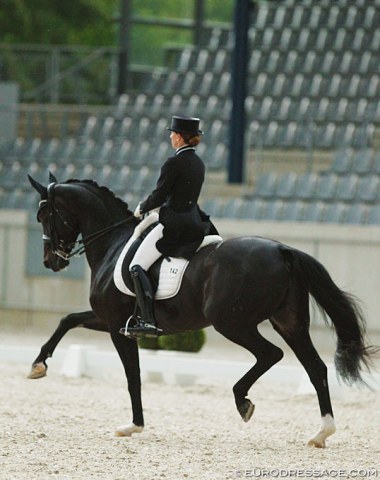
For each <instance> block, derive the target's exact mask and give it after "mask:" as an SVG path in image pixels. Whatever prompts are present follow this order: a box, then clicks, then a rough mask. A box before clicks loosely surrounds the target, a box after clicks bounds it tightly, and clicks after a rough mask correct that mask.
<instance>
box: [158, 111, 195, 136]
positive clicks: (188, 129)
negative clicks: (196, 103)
mask: <svg viewBox="0 0 380 480" xmlns="http://www.w3.org/2000/svg"><path fill="white" fill-rule="evenodd" d="M166 128H167V130H170V131H171V132H177V133H190V134H192V135H203V132H202V130H199V118H189V117H177V116H173V117H172V123H171V125H170V127H166Z"/></svg>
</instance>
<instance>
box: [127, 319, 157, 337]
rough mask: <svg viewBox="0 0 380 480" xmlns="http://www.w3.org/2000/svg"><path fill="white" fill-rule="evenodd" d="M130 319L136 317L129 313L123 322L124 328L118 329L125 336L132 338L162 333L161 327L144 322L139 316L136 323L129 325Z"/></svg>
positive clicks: (155, 335) (154, 335)
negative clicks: (124, 322)
mask: <svg viewBox="0 0 380 480" xmlns="http://www.w3.org/2000/svg"><path fill="white" fill-rule="evenodd" d="M132 319H133V320H136V318H135V317H134V316H133V315H131V316H130V317H129V318H128V320H127V322H126V324H125V328H121V329H120V330H119V333H121V334H122V335H124V336H126V337H129V338H134V339H138V338H140V337H144V336H147V337H157V336H158V335H160V334H162V333H163V330H162V329H161V328H158V327H156V325H152V324H150V323H147V322H144V321H143V320H141V319H140V318H138V319H137V323H136V325H133V326H130V325H129V323H130V321H131V320H132Z"/></svg>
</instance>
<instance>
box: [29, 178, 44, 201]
mask: <svg viewBox="0 0 380 480" xmlns="http://www.w3.org/2000/svg"><path fill="white" fill-rule="evenodd" d="M28 179H29V182H30V184H31V185H32V187H33V188H34V189H35V190H37V192H38V193H39V194H40V195H41V197H46V196H47V188H46V187H44V186H43V185H41V184H40V183H39V182H37V180H34V178H32V177H31V176H30V175H28Z"/></svg>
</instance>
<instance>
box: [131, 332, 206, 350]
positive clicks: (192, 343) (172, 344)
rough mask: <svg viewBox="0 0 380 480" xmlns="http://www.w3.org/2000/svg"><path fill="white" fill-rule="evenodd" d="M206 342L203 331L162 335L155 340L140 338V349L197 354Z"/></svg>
mask: <svg viewBox="0 0 380 480" xmlns="http://www.w3.org/2000/svg"><path fill="white" fill-rule="evenodd" d="M205 342H206V333H205V331H204V330H194V331H191V332H183V333H176V334H174V335H163V336H162V337H157V338H147V337H145V338H141V339H140V340H139V345H140V347H141V348H146V349H149V350H176V351H180V352H199V351H200V349H201V348H202V347H203V345H204V344H205Z"/></svg>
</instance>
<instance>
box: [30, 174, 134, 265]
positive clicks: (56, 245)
mask: <svg viewBox="0 0 380 480" xmlns="http://www.w3.org/2000/svg"><path fill="white" fill-rule="evenodd" d="M55 185H56V183H50V184H49V185H48V187H47V199H44V200H41V201H40V202H39V205H38V206H39V208H38V212H37V220H38V222H40V223H41V220H40V212H41V210H43V209H44V208H48V226H49V234H50V236H49V235H46V234H45V233H44V234H43V235H42V241H43V242H44V244H48V245H49V246H50V248H51V252H52V254H53V255H56V256H57V257H60V258H62V259H63V260H66V261H67V260H69V259H70V258H72V257H74V256H79V255H82V254H83V253H84V252H85V251H86V248H87V247H88V246H89V245H91V244H92V243H94V242H95V241H96V240H98V239H99V238H101V237H102V236H103V235H105V234H107V233H109V232H111V231H112V230H115V229H116V228H119V227H120V226H122V225H125V224H126V223H129V222H132V221H133V220H135V217H134V215H131V216H130V217H127V218H125V219H124V220H121V221H120V222H118V223H114V224H113V225H109V226H108V227H105V228H102V229H100V230H98V231H96V232H94V233H90V235H87V236H86V237H82V238H81V239H79V240H74V241H73V242H66V241H65V240H63V239H62V238H59V235H58V230H57V227H56V220H57V218H58V219H59V220H60V221H61V222H62V224H63V226H64V227H65V228H67V229H68V230H70V231H71V232H72V233H74V234H75V237H77V236H78V235H79V233H80V232H79V231H78V230H77V229H76V228H74V227H73V226H72V225H71V224H70V222H69V221H68V220H66V219H65V217H64V216H63V215H62V213H61V212H60V211H59V209H58V208H57V207H56V205H55V203H54V187H55ZM76 246H78V248H76V249H75V250H73V248H75V247H76Z"/></svg>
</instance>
